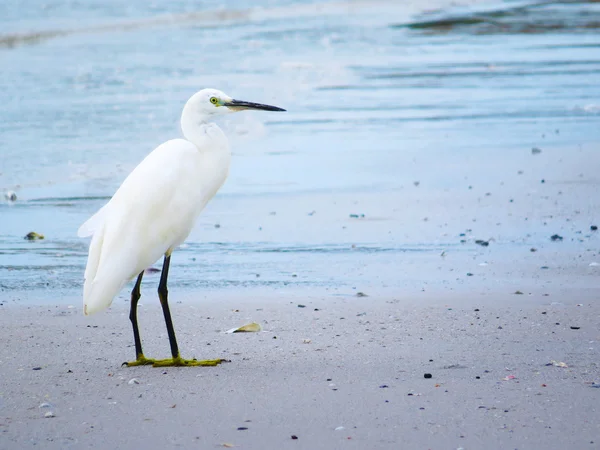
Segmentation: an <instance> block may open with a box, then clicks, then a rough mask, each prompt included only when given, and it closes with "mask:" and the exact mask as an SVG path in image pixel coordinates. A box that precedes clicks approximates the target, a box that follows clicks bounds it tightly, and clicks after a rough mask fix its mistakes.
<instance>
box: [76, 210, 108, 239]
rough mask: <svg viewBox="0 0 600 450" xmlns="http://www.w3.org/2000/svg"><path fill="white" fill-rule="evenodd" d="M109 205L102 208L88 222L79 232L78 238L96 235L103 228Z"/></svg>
mask: <svg viewBox="0 0 600 450" xmlns="http://www.w3.org/2000/svg"><path fill="white" fill-rule="evenodd" d="M107 206H108V204H106V205H104V206H103V207H102V208H100V209H99V210H98V211H97V212H96V214H94V215H93V216H92V217H90V218H89V219H88V220H86V221H85V222H84V223H83V224H82V225H81V226H80V227H79V229H78V230H77V236H79V237H88V236H92V235H93V234H94V232H95V231H96V230H97V229H98V228H99V227H101V226H102V223H103V222H104V216H105V214H106V210H107V208H106V207H107Z"/></svg>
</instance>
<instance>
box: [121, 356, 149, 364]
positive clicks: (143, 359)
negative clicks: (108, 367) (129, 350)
mask: <svg viewBox="0 0 600 450" xmlns="http://www.w3.org/2000/svg"><path fill="white" fill-rule="evenodd" d="M155 362H156V360H155V359H148V358H146V357H145V356H144V355H138V357H137V359H136V360H135V361H131V362H124V363H123V364H121V367H123V366H126V367H133V366H149V365H151V364H154V363H155Z"/></svg>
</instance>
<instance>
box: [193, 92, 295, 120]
mask: <svg viewBox="0 0 600 450" xmlns="http://www.w3.org/2000/svg"><path fill="white" fill-rule="evenodd" d="M185 109H191V110H193V111H194V112H195V113H196V114H198V113H199V114H201V115H202V116H205V117H211V116H216V115H222V114H227V113H231V112H237V111H243V110H245V109H256V110H262V111H285V109H282V108H278V107H276V106H270V105H263V104H261V103H252V102H247V101H244V100H235V99H233V98H231V97H230V96H229V95H227V94H225V93H224V92H222V91H219V90H217V89H202V90H201V91H199V92H196V93H195V94H194V95H193V96H192V97H191V98H190V99H189V100H188V102H187V103H186V105H185Z"/></svg>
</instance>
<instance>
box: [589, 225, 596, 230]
mask: <svg viewBox="0 0 600 450" xmlns="http://www.w3.org/2000/svg"><path fill="white" fill-rule="evenodd" d="M590 230H592V231H598V225H592V226H591V227H590Z"/></svg>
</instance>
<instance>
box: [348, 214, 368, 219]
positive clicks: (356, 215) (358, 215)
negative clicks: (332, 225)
mask: <svg viewBox="0 0 600 450" xmlns="http://www.w3.org/2000/svg"><path fill="white" fill-rule="evenodd" d="M350 218H351V219H364V218H365V215H364V214H350Z"/></svg>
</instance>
